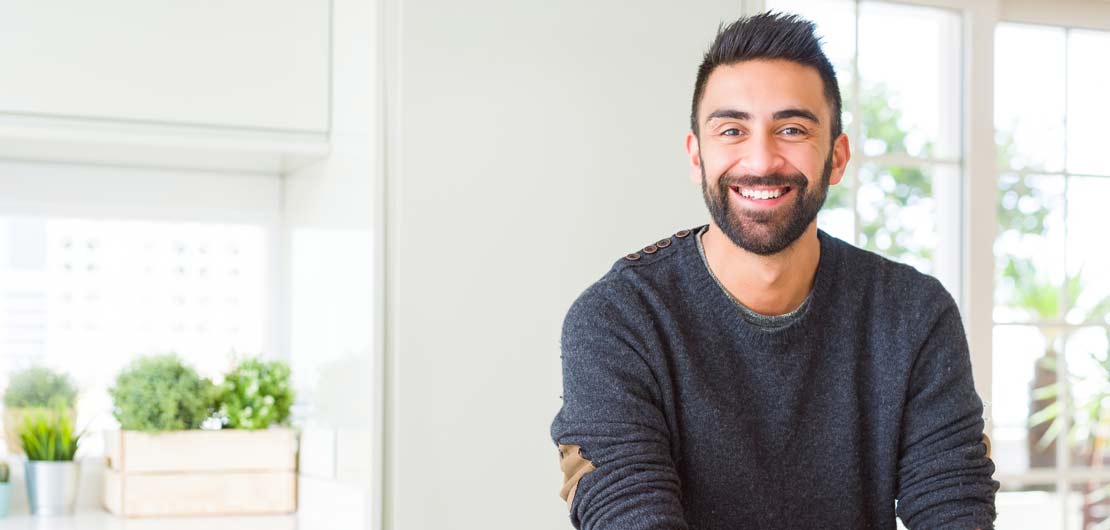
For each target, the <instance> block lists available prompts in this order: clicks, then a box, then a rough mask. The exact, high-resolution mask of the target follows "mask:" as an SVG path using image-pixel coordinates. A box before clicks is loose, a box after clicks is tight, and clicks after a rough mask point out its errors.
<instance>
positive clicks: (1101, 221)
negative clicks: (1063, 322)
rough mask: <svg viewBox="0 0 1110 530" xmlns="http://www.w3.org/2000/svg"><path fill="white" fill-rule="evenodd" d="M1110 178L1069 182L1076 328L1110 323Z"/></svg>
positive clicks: (1071, 313) (1071, 314) (1071, 309)
mask: <svg viewBox="0 0 1110 530" xmlns="http://www.w3.org/2000/svg"><path fill="white" fill-rule="evenodd" d="M1108 199H1110V178H1107V177H1071V178H1070V179H1069V180H1068V236H1067V241H1068V254H1067V261H1068V278H1069V280H1068V291H1069V293H1068V294H1069V296H1068V313H1067V319H1068V321H1069V322H1071V323H1073V324H1080V323H1086V322H1103V323H1110V321H1108V318H1110V315H1108V313H1110V235H1107V233H1106V228H1107V225H1108V224H1110V215H1108V214H1107V204H1106V201H1107V200H1108Z"/></svg>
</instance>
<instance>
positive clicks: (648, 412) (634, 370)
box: [551, 282, 687, 530]
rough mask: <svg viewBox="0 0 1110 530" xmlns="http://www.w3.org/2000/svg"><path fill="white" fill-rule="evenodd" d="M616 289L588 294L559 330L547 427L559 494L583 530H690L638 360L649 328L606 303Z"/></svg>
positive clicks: (653, 397) (654, 400) (651, 385)
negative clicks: (559, 368) (555, 407)
mask: <svg viewBox="0 0 1110 530" xmlns="http://www.w3.org/2000/svg"><path fill="white" fill-rule="evenodd" d="M615 289H616V288H615V286H613V285H612V282H603V283H601V284H596V285H594V286H593V287H591V288H590V289H588V290H587V291H586V292H585V293H583V294H582V296H580V297H579V298H578V300H577V301H576V302H575V303H574V305H573V306H572V307H571V309H570V311H569V312H568V314H567V317H566V320H565V322H564V324H563V337H562V351H563V407H562V409H561V410H560V411H559V414H558V415H557V416H556V417H555V421H554V422H553V423H552V425H551V437H552V439H553V440H554V441H555V443H556V445H558V446H559V455H560V467H561V468H562V470H563V475H564V484H563V488H562V492H561V494H562V496H563V498H564V499H565V500H566V501H567V505H568V508H569V509H570V520H571V523H572V524H573V525H574V527H575V528H578V529H580V530H686V528H687V525H686V522H685V520H684V519H683V511H682V504H681V501H680V486H679V479H678V474H677V473H676V472H675V469H674V464H673V462H672V460H671V453H670V437H669V429H668V427H667V424H666V421H665V419H664V416H663V412H662V410H661V407H660V402H661V396H660V393H659V386H658V384H657V383H656V380H655V376H654V375H653V374H652V371H651V369H650V368H649V365H648V363H647V362H645V360H644V357H642V356H641V352H642V351H643V348H644V345H643V334H642V332H641V330H642V329H643V327H644V326H646V325H647V323H646V322H645V321H643V320H642V316H641V317H639V319H638V318H637V316H636V315H635V313H634V311H630V309H629V308H628V307H623V306H621V305H620V304H619V303H614V302H613V301H612V300H611V297H613V295H614V293H615ZM648 329H650V328H648Z"/></svg>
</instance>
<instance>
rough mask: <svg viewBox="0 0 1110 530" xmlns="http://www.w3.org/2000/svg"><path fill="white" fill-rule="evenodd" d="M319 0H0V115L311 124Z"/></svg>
mask: <svg viewBox="0 0 1110 530" xmlns="http://www.w3.org/2000/svg"><path fill="white" fill-rule="evenodd" d="M329 17H330V7H329V2H328V1H327V0H234V1H216V0H190V1H173V0H101V1H99V2H67V1H62V0H0V117H2V116H3V115H5V114H6V115H18V116H51V117H58V116H60V117H70V118H85V119H107V120H119V121H130V122H140V123H168V124H196V125H206V126H216V127H234V128H249V129H275V130H295V131H314V132H323V131H326V130H327V129H328V97H329V66H328V65H329V53H330V44H329V42H330V36H329V27H330V25H329Z"/></svg>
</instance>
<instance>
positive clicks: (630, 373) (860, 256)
mask: <svg viewBox="0 0 1110 530" xmlns="http://www.w3.org/2000/svg"><path fill="white" fill-rule="evenodd" d="M699 228H700V227H699ZM698 231H699V230H698V228H694V229H692V230H684V231H680V232H679V233H678V234H676V236H675V237H671V238H668V239H667V241H668V242H670V244H669V245H665V246H664V245H659V247H660V248H658V250H657V251H656V252H654V253H651V254H648V253H638V254H636V255H635V258H634V259H620V260H618V261H617V262H616V263H615V264H614V265H613V267H612V268H611V269H610V270H609V271H608V273H606V274H605V276H604V277H602V278H601V279H600V280H599V281H597V282H596V283H594V284H593V285H591V286H590V287H589V288H588V289H586V290H585V292H583V293H582V294H581V295H580V296H579V297H578V298H577V300H576V301H575V302H574V304H573V305H572V306H571V308H570V310H569V311H568V313H567V316H566V319H565V321H564V324H563V334H562V352H563V355H562V365H563V406H562V408H561V409H560V411H559V413H558V414H557V416H556V417H555V419H554V422H553V423H552V425H551V436H552V439H553V440H554V441H555V443H556V444H559V445H569V444H573V445H575V446H579V447H580V448H581V456H582V457H584V458H586V459H588V460H589V461H590V462H592V465H593V466H594V467H592V468H590V472H588V473H585V474H584V475H582V476H581V478H580V480H578V482H577V486H576V492H574V493H573V498H572V503H571V505H570V520H571V523H572V524H573V525H574V527H575V528H578V529H581V530H664V529H665V530H684V529H695V530H736V529H745V528H751V529H777V528H792V529H808V528H813V529H818V528H819V529H840V528H843V529H862V528H876V529H893V528H895V516H896V511H897V516H898V517H900V518H901V519H902V521H903V523H904V524H905V525H906V527H907V528H909V529H910V530H916V529H921V528H925V529H931V528H945V529H949V528H951V529H974V528H982V529H988V528H993V521H994V517H995V508H994V495H995V492H996V491H997V489H998V482H996V481H994V480H993V479H992V478H991V477H992V474H993V473H994V464H993V463H992V462H991V461H990V459H989V458H988V457H987V456H986V446H985V445H984V444H983V442H982V433H983V418H982V413H983V408H982V401H981V400H980V399H979V397H978V395H977V394H976V392H975V388H974V385H973V382H972V375H971V362H970V357H969V354H968V345H967V339H966V337H965V335H964V330H963V326H962V323H961V321H960V316H959V312H958V309H957V307H956V304H955V302H954V300H953V299H952V297H951V295H949V294H948V292H947V291H946V290H945V289H944V287H943V286H941V284H940V282H938V281H937V280H936V279H934V278H932V277H930V276H927V275H924V274H922V273H919V272H917V271H916V270H914V269H913V268H912V267H909V266H907V265H903V264H899V263H896V262H893V261H890V260H887V259H885V258H882V257H880V256H878V255H876V254H873V253H870V252H867V251H864V250H861V249H858V248H856V247H853V246H851V245H849V244H847V243H845V242H843V241H840V240H839V239H836V238H834V237H832V236H829V235H828V234H826V233H825V232H823V231H820V230H819V231H818V239H819V241H820V246H821V254H820V260H819V263H818V267H817V273H816V277H815V279H814V286H813V291H812V292H811V293H810V299H809V302H808V306H807V307H805V308H804V311H803V312H802V313H801V314H800V315H799V316H798V317H797V319H796V320H795V321H794V322H793V323H791V324H790V325H788V326H786V327H783V328H779V329H774V330H770V331H768V330H767V329H765V328H761V327H759V326H756V325H753V323H751V322H749V321H748V320H747V319H745V318H743V317H742V315H741V314H740V311H739V308H738V307H737V306H736V303H735V302H734V301H733V300H732V299H731V297H730V296H729V295H728V293H727V291H725V290H724V289H723V288H722V287H721V286H720V285H719V284H718V283H717V282H716V281H715V280H714V279H713V277H712V276H711V275H710V271H709V270H708V268H707V267H706V265H705V264H704V263H703V262H702V260H701V258H700V257H699V254H698V249H697V245H696V244H695V238H694V237H692V236H691V232H693V234H697V233H698ZM630 257H633V256H630ZM895 501H897V508H896V502H895Z"/></svg>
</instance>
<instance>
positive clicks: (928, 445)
mask: <svg viewBox="0 0 1110 530" xmlns="http://www.w3.org/2000/svg"><path fill="white" fill-rule="evenodd" d="M944 302H945V304H944V305H945V307H946V309H944V310H943V311H942V313H941V315H940V317H939V319H938V320H937V321H936V322H935V323H934V324H933V327H932V330H931V331H930V333H929V335H928V336H927V337H926V338H925V341H924V343H923V346H922V348H921V349H920V350H919V352H918V355H917V358H916V360H915V361H914V363H915V364H914V367H913V370H912V373H911V376H910V381H909V386H908V391H907V402H906V408H905V410H904V417H903V421H902V425H903V427H902V429H903V430H902V440H901V446H900V456H899V462H898V508H897V511H898V516H899V517H900V518H901V519H902V522H903V523H905V525H906V527H907V528H909V529H911V530H916V529H920V528H924V529H928V528H951V529H960V530H963V529H967V530H972V529H982V530H987V529H990V528H994V518H995V506H994V496H995V492H996V491H997V490H998V486H999V484H998V482H996V481H995V480H993V479H992V478H991V477H992V475H993V474H994V463H993V462H992V461H991V460H990V458H989V457H987V454H986V452H987V448H986V445H985V444H984V443H983V418H982V415H983V402H982V400H981V399H980V398H979V396H978V394H976V392H975V385H974V383H973V382H972V375H971V357H970V354H969V352H968V347H967V338H966V336H965V335H964V329H963V324H962V323H961V322H960V316H959V311H958V309H957V307H956V304H955V301H953V300H952V297H951V296H950V295H948V293H947V292H946V291H945V292H944Z"/></svg>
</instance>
